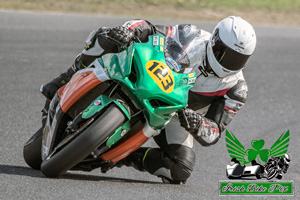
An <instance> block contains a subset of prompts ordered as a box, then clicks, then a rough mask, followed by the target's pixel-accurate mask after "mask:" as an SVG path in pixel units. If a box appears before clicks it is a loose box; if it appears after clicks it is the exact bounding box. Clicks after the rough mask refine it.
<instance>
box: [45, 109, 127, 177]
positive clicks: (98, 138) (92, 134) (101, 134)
mask: <svg viewBox="0 0 300 200" xmlns="http://www.w3.org/2000/svg"><path fill="white" fill-rule="evenodd" d="M124 121H125V115H124V114H123V112H122V111H120V109H119V108H118V107H117V106H116V105H115V104H112V105H111V106H110V107H109V108H108V109H107V110H106V111H105V112H104V113H103V114H102V115H101V116H100V117H99V118H98V119H97V120H96V121H95V122H94V123H92V124H91V125H90V126H89V127H88V128H86V129H85V130H84V131H83V132H82V133H80V135H78V136H77V137H76V138H74V139H73V140H72V141H71V142H70V143H68V144H67V145H66V146H65V147H63V148H62V149H61V150H60V151H58V152H57V153H55V154H54V155H52V156H51V157H50V158H46V159H45V160H44V161H43V162H42V165H41V171H42V173H43V174H44V175H45V176H47V177H52V178H54V177H58V176H60V175H62V174H63V173H65V172H66V171H67V170H69V169H71V168H72V167H74V166H75V165H76V164H78V163H79V162H80V161H82V160H83V159H84V158H86V157H87V156H88V155H89V154H91V152H92V151H94V150H95V149H96V148H97V147H98V146H99V145H101V144H102V143H103V142H104V141H105V140H106V139H107V138H108V137H109V136H110V135H111V134H113V133H114V131H115V130H116V129H117V128H118V127H120V126H121V125H122V124H123V123H124Z"/></svg>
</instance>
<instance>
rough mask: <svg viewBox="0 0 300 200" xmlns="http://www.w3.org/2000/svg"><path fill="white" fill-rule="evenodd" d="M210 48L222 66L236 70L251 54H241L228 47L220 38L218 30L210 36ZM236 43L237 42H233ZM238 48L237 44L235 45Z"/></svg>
mask: <svg viewBox="0 0 300 200" xmlns="http://www.w3.org/2000/svg"><path fill="white" fill-rule="evenodd" d="M211 42H212V44H211V46H212V50H213V53H214V56H215V58H216V60H217V61H218V62H219V63H220V65H222V66H223V67H224V68H226V69H228V70H231V71H236V70H240V69H242V68H243V67H244V66H245V65H246V63H247V62H248V60H249V58H250V56H251V55H244V54H241V53H239V52H237V51H235V50H233V49H231V48H230V47H228V46H227V45H226V44H225V43H224V42H223V41H222V40H221V38H220V36H219V30H218V29H217V30H216V31H215V34H214V36H213V37H212V41H211ZM235 45H237V44H235ZM237 48H238V46H237ZM239 48H243V47H241V46H240V47H239Z"/></svg>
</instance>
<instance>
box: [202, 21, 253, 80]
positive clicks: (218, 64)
mask: <svg viewBox="0 0 300 200" xmlns="http://www.w3.org/2000/svg"><path fill="white" fill-rule="evenodd" d="M255 46H256V35H255V32H254V29H253V27H252V26H251V25H250V24H249V23H248V22H247V21H245V20H243V19H242V18H240V17H235V16H230V17H227V18H225V19H223V20H222V21H220V22H219V23H218V24H217V26H216V27H215V29H214V31H213V33H212V35H211V38H210V40H209V42H208V47H207V57H208V62H209V64H210V66H211V68H212V70H213V71H214V72H215V73H216V74H217V75H218V76H219V77H220V78H223V77H226V76H228V75H231V74H234V73H237V72H239V71H240V70H241V69H242V68H243V67H244V66H245V65H246V63H247V62H248V60H249V58H250V56H251V55H252V54H253V52H254V49H255Z"/></svg>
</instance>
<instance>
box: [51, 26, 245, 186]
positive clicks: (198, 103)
mask: <svg viewBox="0 0 300 200" xmlns="http://www.w3.org/2000/svg"><path fill="white" fill-rule="evenodd" d="M117 29H118V30H119V32H118V31H117V32H116V33H117V34H118V33H120V36H122V33H124V30H125V31H127V32H128V33H130V34H131V36H132V33H134V34H133V35H134V37H136V38H138V40H140V41H141V42H146V41H147V40H148V36H149V35H153V34H157V33H160V34H162V35H164V36H165V37H166V39H165V45H164V48H165V56H166V58H169V59H170V60H171V61H175V64H174V62H170V63H168V64H169V66H170V67H171V68H173V69H177V70H181V72H183V71H182V70H185V72H187V73H188V72H191V71H195V72H196V75H197V78H196V81H195V84H194V87H193V88H191V89H190V92H189V100H188V108H187V109H186V110H185V111H184V112H183V116H182V115H179V117H173V118H172V120H171V121H170V122H169V124H167V125H166V127H165V129H164V130H162V132H161V133H160V134H159V135H158V136H156V137H154V140H155V142H156V143H157V144H158V146H159V148H144V147H142V148H140V149H138V150H137V151H136V152H134V153H132V154H131V155H129V156H128V157H127V158H125V159H124V161H123V163H124V164H125V165H127V166H134V167H135V168H137V169H139V170H141V171H145V170H146V171H148V172H149V173H151V174H153V175H156V176H159V177H162V178H163V180H164V181H165V182H170V183H180V182H185V181H186V180H187V179H188V178H189V176H190V175H191V172H192V170H193V168H194V165H195V157H196V155H195V150H194V143H193V141H194V139H195V140H196V141H197V142H199V143H200V144H201V145H203V146H209V145H212V144H215V143H216V142H217V141H218V140H219V138H220V136H221V132H223V131H224V130H225V128H226V126H227V125H228V124H229V123H230V122H231V120H232V119H233V117H234V116H235V115H236V113H237V112H238V111H239V110H240V109H241V108H242V107H243V105H244V103H245V101H246V98H247V92H248V88H247V85H246V82H245V80H244V77H243V73H242V71H240V72H238V73H237V74H234V75H230V76H227V77H225V78H219V77H217V76H216V74H214V73H213V71H212V70H211V69H210V68H209V63H208V61H207V56H206V48H207V43H208V41H209V39H210V36H211V34H210V33H208V32H206V31H204V30H201V29H198V28H197V27H196V26H194V25H190V24H182V25H176V26H162V25H152V24H151V23H150V22H148V21H146V20H132V21H128V22H126V23H124V24H123V25H122V26H121V27H117ZM111 30H112V29H109V28H100V29H99V30H97V31H93V32H92V33H91V34H90V36H89V37H88V39H87V41H86V44H87V46H86V48H85V49H84V50H83V51H82V53H81V54H80V55H79V56H78V57H77V59H76V60H75V63H74V64H73V66H74V67H73V69H74V70H73V71H74V72H75V71H77V70H79V69H82V68H84V67H87V66H89V64H90V63H91V62H92V61H93V60H94V59H95V58H97V57H100V56H102V55H103V54H105V53H110V52H114V53H116V52H118V51H120V50H121V49H120V48H119V47H120V45H118V44H117V43H115V42H113V41H111V40H108V39H107V38H105V37H103V35H101V33H102V32H104V31H107V32H110V31H111ZM117 36H118V35H117ZM125 36H126V34H125ZM131 36H130V37H129V38H125V39H124V38H122V40H125V41H130V39H132V37H131ZM123 37H124V34H123ZM194 42H197V45H196V47H197V49H196V51H195V49H194V46H192V45H191V44H193V43H194ZM175 65H176V66H175ZM50 98H51V97H50ZM195 111H196V112H195ZM178 118H179V119H178ZM187 124H188V125H187ZM104 171H105V170H104Z"/></svg>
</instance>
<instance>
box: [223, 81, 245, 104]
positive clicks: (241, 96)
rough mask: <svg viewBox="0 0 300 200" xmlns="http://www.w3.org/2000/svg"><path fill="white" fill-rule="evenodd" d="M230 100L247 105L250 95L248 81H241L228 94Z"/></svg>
mask: <svg viewBox="0 0 300 200" xmlns="http://www.w3.org/2000/svg"><path fill="white" fill-rule="evenodd" d="M226 95H227V96H228V97H229V98H230V99H233V100H237V101H240V102H243V103H245V102H246V100H247V95H248V86H247V83H246V81H244V80H239V81H238V83H237V84H236V85H235V86H233V87H232V88H231V89H230V90H228V91H227V94H226Z"/></svg>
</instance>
